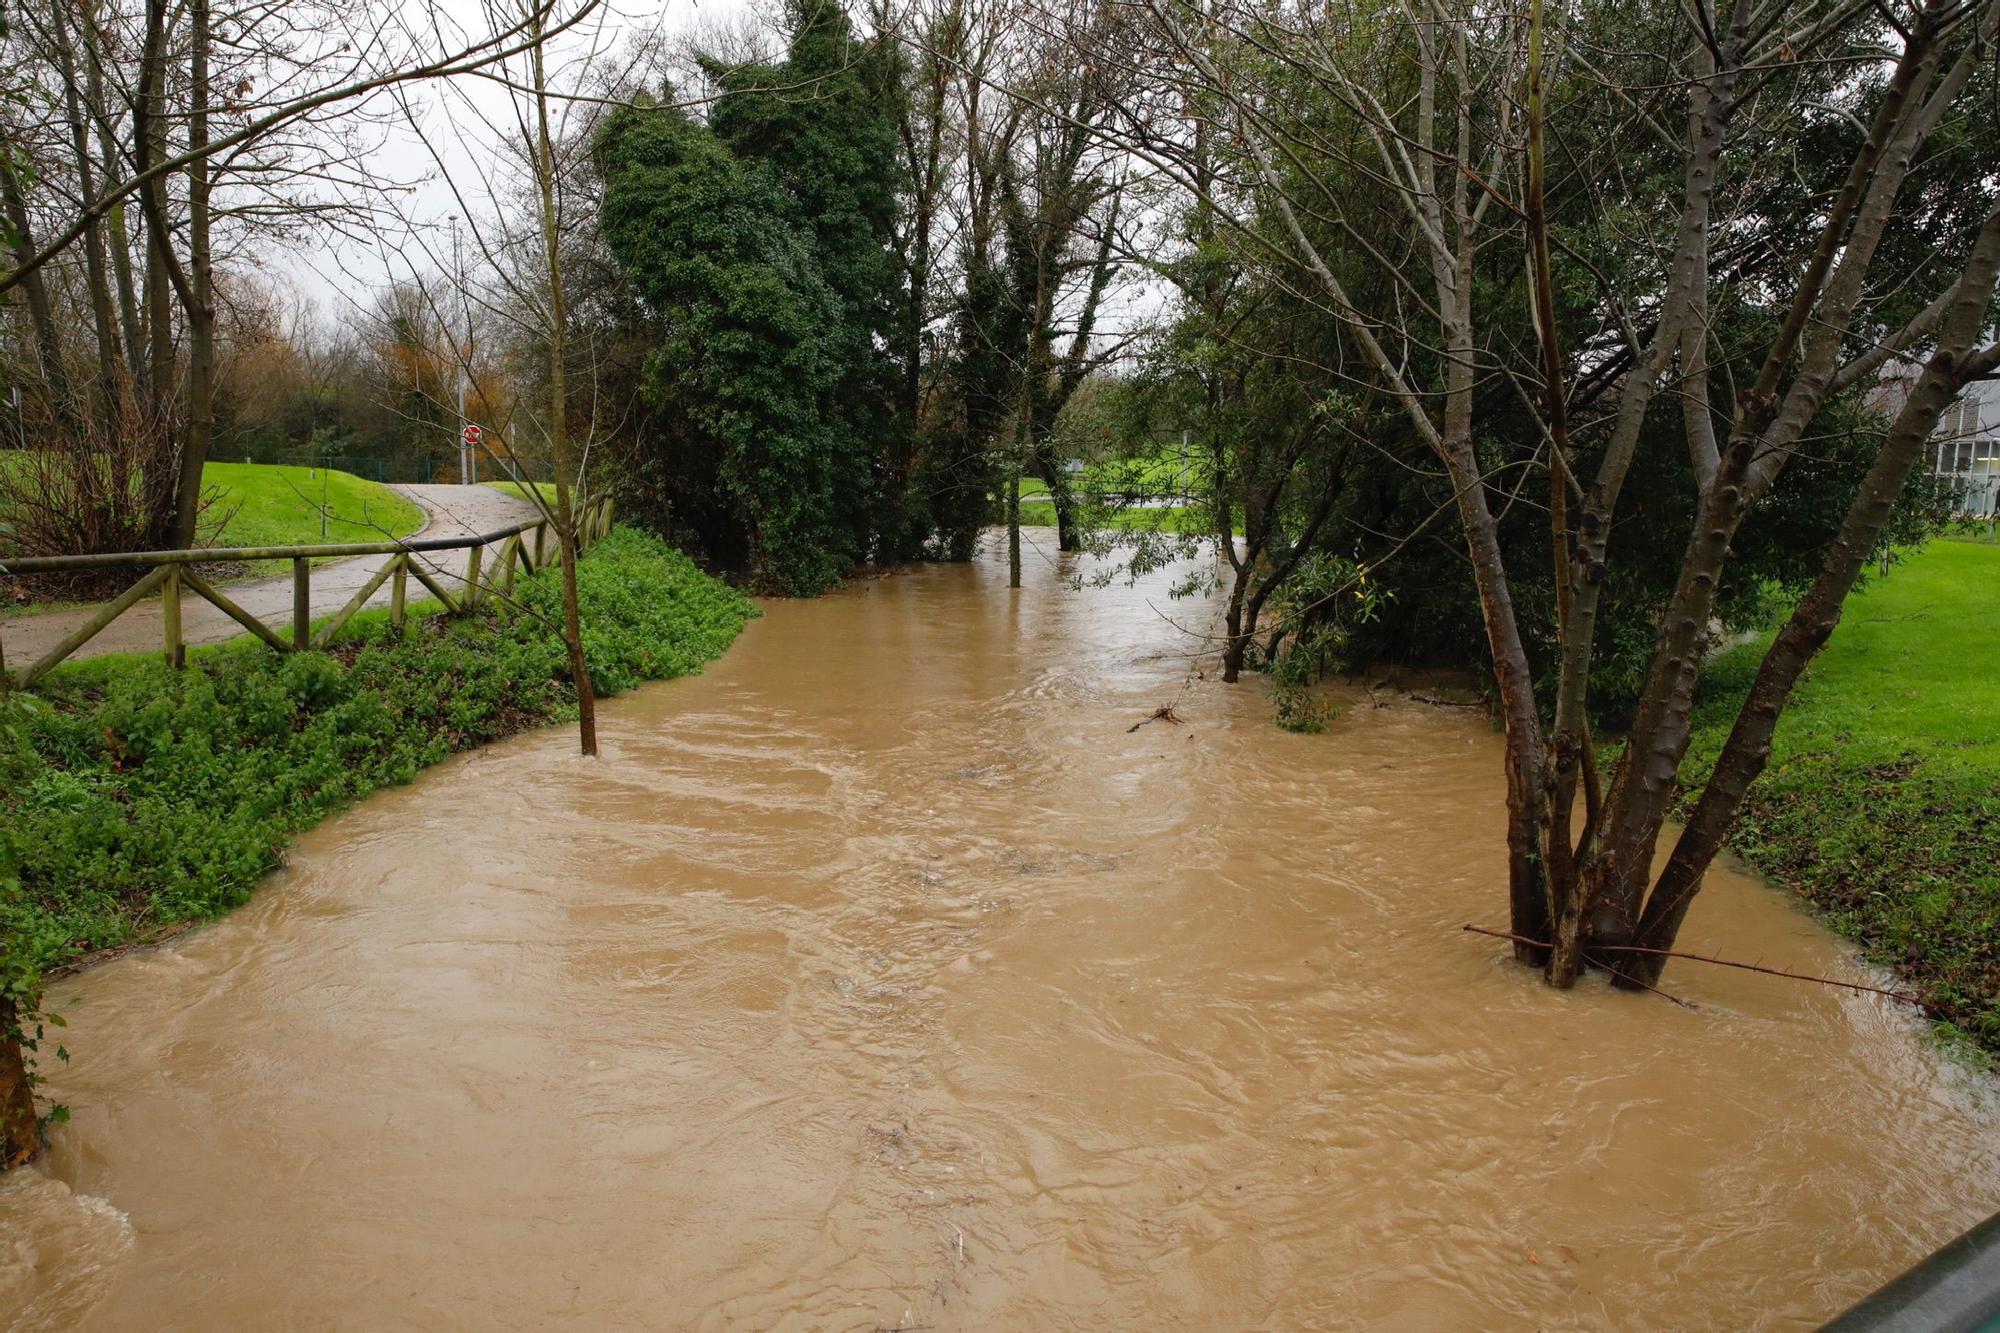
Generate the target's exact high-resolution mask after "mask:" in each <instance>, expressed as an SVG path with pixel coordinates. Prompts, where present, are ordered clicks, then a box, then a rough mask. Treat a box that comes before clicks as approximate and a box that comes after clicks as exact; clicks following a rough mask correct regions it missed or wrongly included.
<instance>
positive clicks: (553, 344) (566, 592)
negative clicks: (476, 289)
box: [529, 11, 597, 756]
mask: <svg viewBox="0 0 2000 1333" xmlns="http://www.w3.org/2000/svg"><path fill="white" fill-rule="evenodd" d="M536 13H539V11H536ZM532 22H533V23H534V26H533V27H532V28H531V29H530V31H532V32H536V33H539V32H540V31H541V28H540V22H539V19H538V18H537V19H533V20H532ZM529 62H530V68H531V69H532V70H533V73H534V84H533V87H534V100H535V133H534V143H533V145H532V151H533V162H534V166H535V186H536V193H537V195H538V197H539V199H540V202H541V224H542V249H543V257H544V258H545V260H546V261H547V268H548V300H549V310H548V329H547V332H546V344H547V348H548V374H549V436H550V446H551V452H552V453H553V454H554V455H555V462H556V469H555V471H556V530H557V532H558V533H559V534H560V535H561V540H562V584H563V643H564V645H565V646H566V647H567V648H568V650H569V674H570V680H571V682H572V683H573V684H574V685H575V687H576V713H577V716H576V725H577V741H578V744H579V746H580V747H581V748H582V750H583V753H584V754H586V755H591V756H594V755H596V753H597V695H596V692H595V691H594V690H593V689H592V688H591V683H590V666H589V664H588V663H587V662H586V661H585V660H584V655H583V612H582V609H581V608H580V607H579V605H578V602H577V592H576V561H577V554H578V541H577V536H578V525H579V523H580V522H582V520H583V515H582V514H580V513H579V512H578V510H577V508H576V506H575V503H574V497H573V496H572V495H571V494H570V475H571V472H572V470H573V469H575V468H576V462H577V460H576V457H575V451H574V450H573V449H572V448H571V446H570V431H569V395H568V384H567V378H566V376H567V371H568V367H567V364H566V362H567V360H568V356H569V339H568V332H569V309H568V305H567V301H566V299H565V291H564V286H563V271H562V220H561V216H560V214H559V212H558V207H557V197H556V193H557V192H556V146H555V137H554V135H553V134H552V133H551V132H550V129H549V81H548V68H547V58H546V42H537V43H536V44H535V45H534V46H533V47H532V48H531V49H530V51H529Z"/></svg>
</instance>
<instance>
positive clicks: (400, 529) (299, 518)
mask: <svg viewBox="0 0 2000 1333" xmlns="http://www.w3.org/2000/svg"><path fill="white" fill-rule="evenodd" d="M201 480H202V488H203V489H204V490H205V491H208V492H210V493H211V494H213V496H214V499H213V500H212V502H211V503H210V504H209V506H208V508H207V510H206V511H204V513H203V514H202V522H201V537H202V541H203V543H204V544H205V545H212V546H303V545H313V544H318V543H332V542H370V541H386V540H389V539H392V538H396V537H407V536H409V535H410V534H411V533H413V532H415V531H417V530H418V529H419V528H421V527H423V526H424V523H425V520H426V518H427V517H428V516H427V515H426V514H425V513H424V510H423V507H422V506H421V505H418V504H417V503H415V502H414V501H412V500H408V499H405V498H404V497H403V496H401V495H399V494H397V493H396V492H395V491H393V490H390V489H389V488H388V487H387V486H384V485H382V484H381V483H380V482H374V481H364V480H363V479H362V478H360V477H357V476H354V475H353V474H351V473H347V472H334V471H332V470H330V469H327V468H306V467H280V466H277V465H275V464H269V463H210V464H209V465H208V466H207V467H205V468H203V469H202V472H201ZM322 509H324V518H322Z"/></svg>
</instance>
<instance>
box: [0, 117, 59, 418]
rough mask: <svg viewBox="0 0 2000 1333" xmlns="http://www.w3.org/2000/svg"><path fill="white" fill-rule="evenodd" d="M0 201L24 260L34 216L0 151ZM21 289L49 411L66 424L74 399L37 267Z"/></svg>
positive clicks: (31, 248) (31, 245) (30, 250)
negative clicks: (26, 305) (29, 212)
mask: <svg viewBox="0 0 2000 1333" xmlns="http://www.w3.org/2000/svg"><path fill="white" fill-rule="evenodd" d="M0 204H4V205H5V207H6V210H7V225H8V227H9V228H10V229H11V230H12V231H13V233H14V261H15V263H17V264H19V263H25V262H26V261H27V259H28V257H29V256H30V255H32V254H34V253H35V232H34V223H33V220H32V219H31V218H30V217H29V216H28V204H27V200H26V199H25V198H23V197H22V193H21V183H20V180H19V178H18V177H17V175H16V174H15V170H14V164H13V161H12V159H11V157H10V156H9V155H7V154H4V153H0ZM21 292H22V295H23V296H24V297H25V298H26V300H27V304H28V327H29V329H30V330H31V331H32V332H33V334H34V340H35V357H36V359H37V360H38V361H39V362H40V363H41V366H40V369H41V376H40V382H41V389H42V394H43V397H44V400H45V401H46V403H47V405H48V408H49V411H50V412H51V413H52V414H53V415H54V416H55V418H56V420H57V421H59V422H62V423H64V424H65V425H68V424H71V423H73V422H74V420H75V406H76V405H75V402H74V400H73V399H71V397H70V392H69V376H68V374H67V373H65V371H64V368H63V352H62V335H61V334H60V333H59V332H58V331H57V329H56V321H55V312H54V310H53V308H52V307H51V306H50V304H49V291H48V287H47V285H46V284H44V283H43V281H42V274H41V271H40V270H39V269H37V270H34V271H32V272H30V273H28V274H27V275H26V276H24V277H23V278H22V279H21Z"/></svg>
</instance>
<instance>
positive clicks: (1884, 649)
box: [1683, 540, 2000, 1051]
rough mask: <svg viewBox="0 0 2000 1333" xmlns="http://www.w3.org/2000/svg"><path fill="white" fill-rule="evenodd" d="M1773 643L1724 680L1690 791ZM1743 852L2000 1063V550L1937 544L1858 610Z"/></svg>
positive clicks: (1736, 656) (1814, 674) (1789, 739)
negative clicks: (1894, 971)
mask: <svg viewBox="0 0 2000 1333" xmlns="http://www.w3.org/2000/svg"><path fill="white" fill-rule="evenodd" d="M1769 641H1770V636H1769V635H1768V634H1767V635H1765V636H1763V637H1762V638H1760V639H1759V640H1757V641H1755V642H1752V643H1748V644H1744V645H1742V646H1740V647H1738V648H1736V649H1734V650H1732V651H1731V652H1729V653H1726V654H1724V655H1722V656H1721V657H1719V658H1718V659H1717V660H1716V662H1715V664H1714V666H1713V667H1712V668H1711V671H1710V672H1709V677H1708V680H1707V681H1706V682H1705V688H1704V698H1703V702H1702V705H1701V708H1700V710H1699V713H1698V724H1699V731H1698V734H1697V736H1696V740H1695V744H1694V746H1693V747H1692V748H1691V750H1690V752H1689V756H1688V762H1687V766H1686V767H1685V769H1684V771H1683V778H1684V779H1685V780H1688V781H1689V782H1691V783H1693V782H1699V781H1700V780H1701V778H1702V777H1704V776H1705V775H1706V773H1707V771H1708V769H1709V767H1710V766H1711V765H1712V764H1713V762H1714V759H1715V755H1716V753H1717V752H1718V751H1719V750H1720V748H1721V745H1722V742H1723V739H1724V738H1725V736H1726V735H1727V728H1728V726H1729V723H1730V721H1731V720H1732V719H1733V716H1734V712H1735V706H1736V704H1737V702H1738V701H1740V699H1741V698H1742V695H1743V692H1744V691H1745V690H1746V689H1747V688H1748V686H1749V683H1750V680H1751V677H1752V676H1753V675H1754V673H1755V671H1756V667H1757V663H1758V661H1759V659H1760V658H1761V656H1762V649H1763V647H1764V646H1765V645H1766V644H1768V643H1769ZM1732 841H1733V845H1734V846H1735V848H1736V850H1737V851H1738V852H1739V853H1740V854H1741V855H1742V856H1743V857H1744V858H1745V859H1746V860H1748V861H1750V862H1751V863H1752V864H1753V865H1755V866H1757V867H1758V868H1759V869H1760V870H1763V871H1764V872H1766V873H1767V874H1770V875H1772V876H1774V877H1775V878H1777V879H1779V880H1781V881H1783V882H1785V883H1786V884H1788V885H1790V886H1792V887H1793V888H1794V889H1795V890H1796V891H1798V892H1799V893H1800V894H1801V895H1802V896H1804V897H1805V898H1806V899H1808V900H1809V901H1810V902H1811V903H1812V904H1813V905H1814V906H1815V907H1816V908H1818V909H1819V910H1820V912H1821V913H1822V914H1823V915H1824V916H1825V918H1826V920H1827V921H1828V923H1829V924H1831V925H1832V926H1833V927H1834V929H1836V930H1838V931H1840V932H1841V933H1842V934H1844V935H1847V936H1848V937H1850V938H1852V939H1854V940H1856V941H1858V942H1859V943H1860V944H1861V946H1862V947H1863V950H1864V951H1865V952H1866V953H1867V954H1868V956H1869V957H1870V958H1872V959H1874V960H1875V961H1877V962H1879V963H1882V964H1884V965H1886V966H1890V967H1894V968H1896V969H1898V970H1899V971H1901V972H1902V973H1903V974H1904V975H1905V976H1906V977H1908V978H1909V979H1910V980H1911V981H1912V982H1914V983H1916V986H1917V988H1918V989H1919V990H1921V991H1922V992H1923V993H1924V994H1925V996H1926V997H1927V999H1928V1000H1929V1001H1930V1003H1931V1005H1932V1009H1933V1012H1934V1013H1935V1014H1936V1015H1937V1016H1938V1017H1939V1018H1940V1019H1941V1020H1942V1021H1943V1023H1944V1024H1945V1025H1946V1027H1947V1028H1948V1029H1949V1030H1955V1031H1956V1032H1957V1033H1960V1034H1963V1035H1965V1036H1969V1037H1971V1038H1972V1039H1974V1040H1975V1041H1977V1042H1978V1043H1979V1044H1980V1045H1982V1046H1984V1047H1985V1048H1986V1049H1987V1050H1989V1051H2000V546H1995V545H1991V544H1986V543H1982V542H1976V541H1958V540H1940V541H1936V542H1932V543H1931V544H1930V545H1928V546H1926V547H1925V548H1923V549H1922V550H1921V551H1918V552H1916V553H1914V554H1912V555H1911V556H1910V557H1909V558H1908V559H1907V560H1905V561H1903V562H1902V563H1900V564H1898V565H1897V566H1895V567H1894V568H1893V569H1892V570H1891V571H1890V573H1889V576H1888V577H1887V578H1877V579H1875V580H1873V581H1872V582H1871V583H1870V585H1869V586H1868V587H1867V588H1866V589H1864V590H1863V591H1862V592H1860V593H1857V594H1856V595H1855V596H1854V597H1853V598H1851V599H1850V600H1849V602H1848V604H1847V609H1846V613H1845V614H1844V615H1843V616H1842V618H1841V623H1840V628H1839V629H1838V630H1837V631H1836V632H1835V633H1834V636H1833V638H1832V640H1831V641H1830V642H1829V643H1828V644H1827V646H1826V649H1825V651H1824V652H1822V653H1821V654H1820V657H1819V659H1818V660H1817V661H1816V662H1814V664H1813V666H1812V667H1811V669H1810V670H1809V672H1808V673H1807V676H1806V678H1805V680H1804V681H1803V682H1801V684H1800V687H1799V690H1798V692H1797V694H1796V696H1795V697H1794V699H1793V702H1792V705H1791V707H1790V708H1789V709H1788V710H1787V711H1786V713H1785V715H1784V717H1783V718H1782V719H1781V720H1780V722H1779V725H1778V730H1777V735H1776V737H1775V738H1774V740H1773V742H1772V754H1771V763H1770V767H1769V768H1768V769H1767V770H1766V771H1765V773H1764V776H1763V777H1761V778H1760V779H1759V780H1758V782H1757V784H1756V786H1755V787H1754V788H1753V789H1752V791H1751V795H1750V800H1749V802H1748V805H1747V808H1746V810H1745V813H1744V817H1743V820H1742V822H1741V824H1740V825H1739V827H1738V829H1737V832H1736V834H1735V836H1734V838H1733V840H1732Z"/></svg>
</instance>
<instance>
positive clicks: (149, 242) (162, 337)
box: [133, 0, 179, 546]
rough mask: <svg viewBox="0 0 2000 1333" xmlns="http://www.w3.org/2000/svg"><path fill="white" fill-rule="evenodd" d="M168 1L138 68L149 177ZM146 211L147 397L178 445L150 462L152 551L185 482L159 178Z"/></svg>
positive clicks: (150, 20)
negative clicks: (154, 500)
mask: <svg viewBox="0 0 2000 1333" xmlns="http://www.w3.org/2000/svg"><path fill="white" fill-rule="evenodd" d="M166 84H167V0H147V3H146V38H145V47H144V50H143V52H142V54H141V56H140V62H139V96H138V98H137V99H136V100H135V101H134V104H133V122H134V124H133V139H134V142H135V144H136V145H137V148H138V158H139V160H138V169H139V170H140V171H141V172H144V171H146V170H147V169H149V168H150V167H152V165H153V164H154V163H156V162H162V161H165V160H166V156H167V94H166ZM139 204H140V212H141V214H142V215H143V216H144V219H145V223H146V381H145V386H146V395H147V401H148V404H149V406H150V409H151V412H152V417H153V430H154V432H155V436H156V438H158V439H160V440H161V441H163V442H167V441H171V442H173V447H164V448H163V449H162V450H161V453H160V456H159V457H157V458H154V459H151V460H149V464H150V467H149V470H150V472H151V473H152V474H153V475H150V476H149V477H148V479H147V482H146V486H145V493H146V494H147V495H148V496H149V497H152V496H157V497H160V498H161V499H162V500H164V501H165V503H164V505H163V506H162V507H161V508H160V509H159V510H157V511H155V512H154V513H152V514H151V515H149V520H150V525H151V529H152V530H151V532H150V533H149V534H148V538H149V541H150V543H151V544H153V545H159V546H166V545H171V544H172V541H173V534H174V531H175V529H176V526H177V522H176V520H177V518H178V515H177V514H176V513H175V496H176V493H177V491H178V481H179V449H178V447H177V445H178V439H177V436H178V430H177V423H176V417H177V415H178V413H177V411H176V409H177V407H178V402H177V395H176V392H175V390H176V388H177V385H176V383H175V375H174V362H175V360H176V357H175V347H174V277H175V275H176V274H177V272H178V264H177V263H176V261H175V259H174V255H173V251H172V249H171V248H170V247H171V245H172V236H171V235H170V233H169V232H168V229H167V188H166V181H165V178H164V177H160V176H155V177H154V178H153V179H152V180H151V181H149V182H147V183H146V184H145V185H143V186H142V187H140V190H139Z"/></svg>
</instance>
